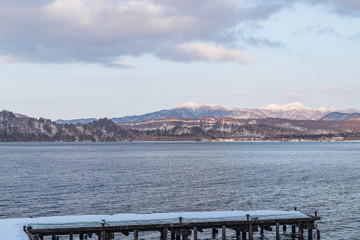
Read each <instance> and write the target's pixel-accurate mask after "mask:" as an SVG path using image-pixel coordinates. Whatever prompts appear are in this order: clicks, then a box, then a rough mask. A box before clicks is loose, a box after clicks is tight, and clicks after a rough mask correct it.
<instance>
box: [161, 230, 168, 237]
mask: <svg viewBox="0 0 360 240" xmlns="http://www.w3.org/2000/svg"><path fill="white" fill-rule="evenodd" d="M167 239H168V229H167V228H164V230H163V238H162V240H167Z"/></svg>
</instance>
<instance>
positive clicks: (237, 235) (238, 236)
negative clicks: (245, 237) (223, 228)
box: [235, 230, 240, 240]
mask: <svg viewBox="0 0 360 240" xmlns="http://www.w3.org/2000/svg"><path fill="white" fill-rule="evenodd" d="M235 232H236V239H237V240H239V239H240V230H235Z"/></svg>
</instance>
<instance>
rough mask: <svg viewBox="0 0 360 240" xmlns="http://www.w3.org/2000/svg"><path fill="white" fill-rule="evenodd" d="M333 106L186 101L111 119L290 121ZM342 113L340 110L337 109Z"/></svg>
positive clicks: (315, 117) (314, 117)
mask: <svg viewBox="0 0 360 240" xmlns="http://www.w3.org/2000/svg"><path fill="white" fill-rule="evenodd" d="M335 110H336V109H334V108H330V107H326V106H324V107H321V108H318V109H312V108H309V107H306V106H304V105H302V104H300V103H292V104H287V105H282V106H279V105H275V104H270V105H267V106H265V107H259V108H229V109H227V108H224V107H221V106H218V105H210V104H197V103H192V102H188V103H185V104H183V105H180V106H178V107H175V108H173V109H169V110H161V111H156V112H152V113H147V114H143V115H135V116H126V117H118V118H111V120H112V121H113V122H115V123H124V122H142V121H146V120H149V119H166V118H169V117H177V118H186V119H201V118H202V117H213V118H237V119H265V118H283V119H292V120H319V119H321V118H322V117H324V116H325V115H327V114H329V113H331V112H334V111H335ZM350 110H351V111H357V110H355V109H346V110H345V109H344V111H350ZM339 111H340V112H343V111H342V110H339ZM93 120H95V119H93V118H91V119H75V120H58V121H56V122H57V123H68V124H76V123H83V124H86V123H88V122H90V121H93Z"/></svg>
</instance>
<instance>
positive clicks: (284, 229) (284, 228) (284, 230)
mask: <svg viewBox="0 0 360 240" xmlns="http://www.w3.org/2000/svg"><path fill="white" fill-rule="evenodd" d="M283 232H284V233H286V225H285V224H284V225H283Z"/></svg>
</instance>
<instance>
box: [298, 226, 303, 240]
mask: <svg viewBox="0 0 360 240" xmlns="http://www.w3.org/2000/svg"><path fill="white" fill-rule="evenodd" d="M298 227H299V239H300V240H302V239H303V235H304V234H303V233H304V230H303V228H302V226H301V223H299V224H298Z"/></svg>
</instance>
